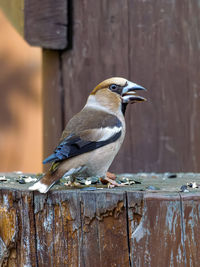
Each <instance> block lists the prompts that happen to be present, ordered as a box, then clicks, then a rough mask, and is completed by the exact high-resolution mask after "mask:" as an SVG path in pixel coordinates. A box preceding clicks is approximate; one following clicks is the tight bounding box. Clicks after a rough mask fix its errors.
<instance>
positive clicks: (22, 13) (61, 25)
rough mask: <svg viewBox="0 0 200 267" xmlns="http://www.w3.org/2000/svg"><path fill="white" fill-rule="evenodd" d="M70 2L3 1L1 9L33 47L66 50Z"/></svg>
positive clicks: (44, 0) (37, 0)
mask: <svg viewBox="0 0 200 267" xmlns="http://www.w3.org/2000/svg"><path fill="white" fill-rule="evenodd" d="M69 2H70V0H69V1H68V0H59V1H53V0H43V1H39V0H15V1H12V0H1V2H0V6H1V7H2V9H3V11H4V13H5V14H6V16H7V17H8V19H9V20H10V21H11V23H12V24H13V26H14V27H15V28H16V29H17V31H18V32H19V33H20V34H21V35H22V37H23V38H24V39H25V40H26V41H27V42H28V43H29V44H30V45H33V46H40V47H43V48H49V49H64V48H66V47H67V46H68V44H69V42H68V33H69V32H70V30H69V21H68V12H69V10H68V7H70V6H71V5H70V4H69ZM70 12H71V11H70ZM70 17H71V15H69V18H70Z"/></svg>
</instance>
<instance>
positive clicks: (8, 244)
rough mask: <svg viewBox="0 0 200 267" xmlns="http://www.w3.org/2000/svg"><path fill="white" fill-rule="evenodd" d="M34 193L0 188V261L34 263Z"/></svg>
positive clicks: (17, 263)
mask: <svg viewBox="0 0 200 267" xmlns="http://www.w3.org/2000/svg"><path fill="white" fill-rule="evenodd" d="M34 237H35V225H34V216H33V195H32V193H30V192H23V191H21V192H20V191H18V192H16V191H14V190H7V189H1V190H0V264H1V265H3V266H13V267H15V266H16V267H17V266H19V262H20V263H21V266H36V265H37V257H36V248H35V239H34Z"/></svg>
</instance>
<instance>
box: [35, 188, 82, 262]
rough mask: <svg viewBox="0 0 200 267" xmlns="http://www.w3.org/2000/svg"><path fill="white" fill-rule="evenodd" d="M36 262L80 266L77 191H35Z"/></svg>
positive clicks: (78, 201)
mask: <svg viewBox="0 0 200 267" xmlns="http://www.w3.org/2000/svg"><path fill="white" fill-rule="evenodd" d="M34 200H35V202H34V205H35V210H34V212H35V223H36V240H37V255H38V262H39V263H40V264H41V265H42V266H79V264H80V255H79V249H80V228H81V227H80V200H79V197H78V194H77V191H76V190H74V191H67V192H66V191H62V192H59V191H58V192H53V193H50V194H48V196H46V195H41V194H35V199H34Z"/></svg>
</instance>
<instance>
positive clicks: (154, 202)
mask: <svg viewBox="0 0 200 267" xmlns="http://www.w3.org/2000/svg"><path fill="white" fill-rule="evenodd" d="M132 199H133V200H132ZM138 200H139V204H138V205H137V206H138V207H137V206H136V207H137V208H139V210H141V208H140V207H141V206H142V204H140V203H141V200H140V197H139V198H138ZM132 202H133V203H135V194H134V193H132V192H130V193H129V194H128V206H129V221H130V223H131V229H130V235H129V236H130V252H131V266H185V263H186V255H185V244H184V239H183V229H182V223H181V204H180V196H179V194H178V193H177V194H176V193H173V194H164V193H162V194H161V193H160V194H159V193H146V194H145V195H144V206H143V209H142V210H143V211H142V217H140V216H141V211H140V212H139V224H138V226H137V227H135V224H134V223H133V222H132V221H133V220H134V217H132V216H130V214H134V213H135V205H136V204H134V205H133V204H132ZM137 202H138V201H137ZM129 203H131V204H130V205H129ZM137 213H138V212H137ZM160 253H162V256H161V254H160Z"/></svg>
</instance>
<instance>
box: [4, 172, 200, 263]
mask: <svg viewBox="0 0 200 267" xmlns="http://www.w3.org/2000/svg"><path fill="white" fill-rule="evenodd" d="M190 175H191V174H190ZM190 175H189V174H185V177H184V175H182V176H183V181H184V183H186V181H188V182H190V181H191V179H190V178H191V176H190ZM6 177H7V178H8V179H10V180H9V182H5V183H4V182H1V183H0V264H1V266H12V267H13V266H14V267H15V266H73V267H75V266H84V267H90V266H91V267H93V266H95V267H98V266H101V267H103V266H105V267H107V266H120V267H124V266H125V267H126V266H133V267H135V266H137V267H146V266H149V267H151V266H167V267H168V266H173V267H176V266H180V267H182V266H191V267H193V266H198V264H197V263H198V262H199V261H200V254H199V253H198V251H199V250H200V228H199V223H200V210H199V206H200V191H199V189H198V188H197V189H190V190H191V191H190V192H189V193H180V192H178V190H172V191H171V192H167V191H166V190H164V189H165V184H164V183H161V188H160V190H155V191H152V192H151V191H147V190H145V191H138V190H137V189H135V186H136V185H134V186H129V187H124V188H118V189H105V188H104V189H96V190H94V191H90V192H89V191H85V189H86V188H83V189H67V188H64V187H63V186H60V185H57V186H55V187H54V189H52V190H51V191H50V192H49V193H48V194H45V195H42V194H39V193H37V192H35V193H33V192H29V191H28V190H27V187H28V186H29V184H19V183H16V181H14V180H15V178H16V174H15V175H13V174H12V175H11V174H8V175H6ZM135 177H137V179H139V177H140V181H141V184H137V186H140V187H142V183H144V184H143V186H144V187H146V186H147V185H148V183H147V178H145V177H144V176H143V177H142V175H141V174H137V175H135ZM148 177H149V179H150V180H151V181H152V185H154V186H156V185H157V184H158V182H159V181H161V180H162V181H165V179H164V178H165V175H157V176H156V175H155V174H154V175H152V174H148ZM186 177H190V178H188V180H187V179H186ZM154 180H157V181H156V183H153V181H154ZM174 180H176V179H169V181H168V182H167V183H170V181H171V182H174ZM179 180H181V176H180V177H178V178H177V183H179V182H180V181H179ZM183 181H181V182H180V184H182V182H183ZM193 181H196V182H198V183H199V182H200V178H199V174H197V175H193ZM167 183H166V184H167ZM180 184H179V186H180ZM173 187H174V186H172V188H173ZM168 188H169V186H167V187H166V189H167V190H168ZM94 189H95V188H94ZM143 190H144V188H143Z"/></svg>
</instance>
